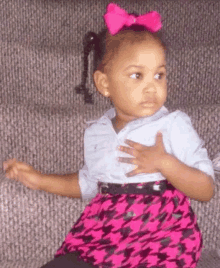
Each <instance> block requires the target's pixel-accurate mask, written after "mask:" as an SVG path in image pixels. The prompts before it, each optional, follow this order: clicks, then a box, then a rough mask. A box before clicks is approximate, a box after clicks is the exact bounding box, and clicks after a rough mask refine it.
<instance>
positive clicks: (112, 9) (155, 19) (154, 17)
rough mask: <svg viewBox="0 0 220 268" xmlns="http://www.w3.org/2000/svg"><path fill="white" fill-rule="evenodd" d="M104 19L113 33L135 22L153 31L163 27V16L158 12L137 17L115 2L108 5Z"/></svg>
mask: <svg viewBox="0 0 220 268" xmlns="http://www.w3.org/2000/svg"><path fill="white" fill-rule="evenodd" d="M104 20H105V23H106V26H107V28H108V30H109V32H110V34H111V35H115V34H117V33H118V32H119V31H120V30H121V29H122V28H123V26H128V27H129V26H131V25H133V24H137V25H142V26H145V27H146V29H147V30H149V31H150V32H152V33H154V32H157V31H159V30H160V29H161V27H162V23H161V16H160V14H159V13H158V12H156V11H152V12H149V13H146V14H145V15H141V16H137V17H136V16H134V15H132V14H128V13H127V12H126V11H125V10H124V9H122V8H120V7H119V6H117V5H116V4H114V3H110V4H109V5H108V6H107V12H106V13H105V15H104Z"/></svg>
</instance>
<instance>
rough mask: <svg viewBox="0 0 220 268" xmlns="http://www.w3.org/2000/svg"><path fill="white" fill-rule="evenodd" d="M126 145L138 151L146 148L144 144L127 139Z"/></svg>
mask: <svg viewBox="0 0 220 268" xmlns="http://www.w3.org/2000/svg"><path fill="white" fill-rule="evenodd" d="M125 143H126V144H128V145H129V146H130V147H133V148H135V149H136V150H142V149H143V148H145V147H146V146H145V145H143V144H140V143H138V142H135V141H132V140H129V139H126V140H125Z"/></svg>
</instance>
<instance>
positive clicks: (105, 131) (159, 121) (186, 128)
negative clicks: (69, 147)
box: [79, 106, 214, 200]
mask: <svg viewBox="0 0 220 268" xmlns="http://www.w3.org/2000/svg"><path fill="white" fill-rule="evenodd" d="M115 115H116V113H115V109H114V108H112V109H110V110H108V111H107V112H106V113H105V114H104V116H102V117H101V118H100V119H99V120H96V121H92V124H91V125H90V126H89V127H88V128H87V129H86V131H85V136H84V160H85V161H84V166H83V168H82V169H81V170H80V171H79V185H80V189H81V194H82V199H84V200H86V199H91V198H93V197H95V196H96V194H97V193H98V187H97V183H98V181H101V182H106V183H120V184H124V183H141V182H151V181H160V180H165V179H166V178H165V177H164V176H163V175H162V174H161V173H160V172H157V173H144V174H138V175H135V176H133V177H126V175H125V174H126V173H128V172H129V171H131V170H133V169H134V168H135V166H134V165H132V164H127V163H121V162H119V161H118V160H117V158H118V157H119V156H120V157H132V156H131V155H129V154H126V153H124V152H121V151H119V150H118V149H117V147H118V146H120V145H125V146H128V145H126V144H125V143H124V141H125V139H130V140H132V141H135V142H138V143H141V144H143V145H145V146H153V145H155V138H156V134H157V132H158V131H160V132H162V134H163V143H164V146H165V149H166V152H167V153H169V154H171V155H174V156H175V157H176V158H178V159H179V160H180V161H182V162H183V163H185V164H186V165H188V166H190V167H194V168H197V169H199V170H201V171H203V172H205V173H206V174H208V175H211V176H212V178H213V179H214V170H213V166H212V162H211V160H210V159H209V157H208V154H207V150H206V149H205V148H204V147H203V145H204V142H203V141H202V140H201V139H200V138H199V136H198V134H197V132H196V131H195V129H194V128H193V126H192V123H191V120H190V118H189V116H188V115H187V114H185V113H184V112H182V111H179V110H177V111H175V112H172V113H169V111H168V110H167V108H165V107H164V106H163V107H162V108H161V109H160V110H159V111H157V112H156V113H155V114H153V115H152V116H147V117H141V118H138V119H136V120H133V121H131V122H129V123H128V124H127V125H126V126H125V127H124V128H123V129H122V130H121V131H120V132H119V133H118V134H117V133H116V132H115V130H114V128H113V125H112V121H111V119H112V118H114V117H115Z"/></svg>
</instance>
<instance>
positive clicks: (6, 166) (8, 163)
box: [3, 158, 16, 170]
mask: <svg viewBox="0 0 220 268" xmlns="http://www.w3.org/2000/svg"><path fill="white" fill-rule="evenodd" d="M15 162H16V159H15V158H13V159H8V160H6V161H5V162H3V169H4V170H6V169H7V168H9V167H10V166H11V165H13V164H14V163H15Z"/></svg>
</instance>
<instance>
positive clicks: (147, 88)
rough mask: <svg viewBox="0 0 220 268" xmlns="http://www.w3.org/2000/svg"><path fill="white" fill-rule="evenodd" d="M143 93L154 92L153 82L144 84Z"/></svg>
mask: <svg viewBox="0 0 220 268" xmlns="http://www.w3.org/2000/svg"><path fill="white" fill-rule="evenodd" d="M144 92H156V86H155V84H154V83H153V82H148V83H146V84H145V87H144Z"/></svg>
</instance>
